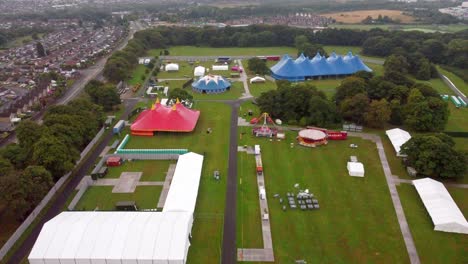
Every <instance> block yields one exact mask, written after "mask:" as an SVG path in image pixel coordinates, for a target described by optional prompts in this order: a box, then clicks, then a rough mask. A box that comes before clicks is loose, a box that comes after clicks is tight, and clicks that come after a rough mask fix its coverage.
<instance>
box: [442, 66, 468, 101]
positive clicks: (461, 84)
mask: <svg viewBox="0 0 468 264" xmlns="http://www.w3.org/2000/svg"><path fill="white" fill-rule="evenodd" d="M437 70H438V71H439V72H440V73H442V74H443V75H445V76H447V78H449V79H450V81H452V82H453V84H455V86H456V87H457V88H458V90H460V91H461V92H462V93H464V94H465V95H468V84H467V83H465V81H463V79H462V78H460V77H458V76H457V75H455V74H453V73H451V72H449V71H446V70H444V69H442V68H440V67H437Z"/></svg>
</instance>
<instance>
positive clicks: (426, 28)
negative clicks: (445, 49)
mask: <svg viewBox="0 0 468 264" xmlns="http://www.w3.org/2000/svg"><path fill="white" fill-rule="evenodd" d="M329 27H331V28H345V29H360V30H370V29H373V28H380V29H385V30H389V29H390V30H406V31H410V30H414V31H423V32H435V31H438V32H442V33H445V32H457V31H461V30H465V29H467V28H468V26H467V25H463V24H459V25H422V24H421V25H420V24H407V25H398V26H395V25H365V24H333V25H329Z"/></svg>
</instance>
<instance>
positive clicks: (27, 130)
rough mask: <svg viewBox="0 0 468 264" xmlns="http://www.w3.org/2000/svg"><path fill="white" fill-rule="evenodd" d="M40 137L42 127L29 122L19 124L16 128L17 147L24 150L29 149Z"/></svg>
mask: <svg viewBox="0 0 468 264" xmlns="http://www.w3.org/2000/svg"><path fill="white" fill-rule="evenodd" d="M41 135H42V127H41V126H40V125H39V124H37V123H35V122H34V121H31V120H25V121H23V122H21V123H20V124H19V125H18V127H17V128H16V136H17V138H18V142H19V145H20V146H21V147H24V148H31V146H32V145H33V144H34V143H35V142H36V141H37V139H38V138H40V137H41Z"/></svg>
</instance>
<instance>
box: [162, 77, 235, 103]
mask: <svg viewBox="0 0 468 264" xmlns="http://www.w3.org/2000/svg"><path fill="white" fill-rule="evenodd" d="M185 82H186V81H163V82H161V83H162V84H164V85H167V86H169V91H170V90H171V89H175V88H182V85H183V84H184V83H185ZM231 85H232V86H231V89H230V90H229V91H227V92H224V93H219V94H202V93H196V92H194V91H193V90H192V86H190V87H187V88H185V90H186V91H187V92H189V93H190V94H192V95H193V99H195V100H230V99H237V98H239V97H240V96H241V95H242V93H243V92H244V85H243V84H242V83H241V82H231Z"/></svg>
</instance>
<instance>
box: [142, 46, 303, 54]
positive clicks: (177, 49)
mask: <svg viewBox="0 0 468 264" xmlns="http://www.w3.org/2000/svg"><path fill="white" fill-rule="evenodd" d="M159 51H160V50H151V51H150V52H149V55H150V56H155V55H158V56H159ZM169 53H170V54H169V55H170V56H241V55H245V56H250V55H252V56H253V55H255V56H259V55H283V54H290V55H296V53H297V51H296V49H295V48H293V47H245V48H237V47H230V48H212V47H195V46H174V47H171V48H169Z"/></svg>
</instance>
